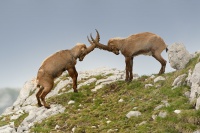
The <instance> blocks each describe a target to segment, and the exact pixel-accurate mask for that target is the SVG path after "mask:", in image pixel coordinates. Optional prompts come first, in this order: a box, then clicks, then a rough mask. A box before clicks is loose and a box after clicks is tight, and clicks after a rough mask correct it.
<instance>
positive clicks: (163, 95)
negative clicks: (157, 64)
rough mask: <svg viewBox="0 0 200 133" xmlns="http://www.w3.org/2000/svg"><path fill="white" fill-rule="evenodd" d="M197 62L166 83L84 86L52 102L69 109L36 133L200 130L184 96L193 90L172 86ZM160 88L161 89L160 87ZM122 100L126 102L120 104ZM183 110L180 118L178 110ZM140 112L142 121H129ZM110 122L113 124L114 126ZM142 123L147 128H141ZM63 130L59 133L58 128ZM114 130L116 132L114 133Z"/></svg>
mask: <svg viewBox="0 0 200 133" xmlns="http://www.w3.org/2000/svg"><path fill="white" fill-rule="evenodd" d="M196 62H197V58H195V59H193V60H191V61H190V62H189V64H188V65H187V68H186V69H184V70H180V71H176V72H172V73H167V74H164V75H162V76H164V77H165V78H166V81H159V82H158V83H156V84H154V83H153V79H151V78H150V77H148V76H142V77H140V78H139V79H138V80H135V81H132V82H131V83H126V82H124V81H118V82H116V83H112V84H110V85H107V86H105V87H104V88H102V89H100V90H98V91H97V92H91V89H93V88H94V86H95V84H94V83H93V84H91V85H90V86H83V87H82V88H81V89H80V90H79V93H68V94H62V95H59V96H55V97H52V98H50V99H48V102H49V103H50V104H52V103H57V104H62V105H63V106H65V107H66V110H65V112H64V113H62V114H58V115H55V116H53V117H50V118H48V119H46V120H44V121H43V122H42V123H39V124H36V125H35V127H33V128H32V129H31V130H32V131H33V132H57V131H59V132H71V131H72V128H74V127H76V130H75V132H77V133H79V132H80V133H84V132H86V133H92V132H94V133H99V132H102V133H104V132H107V131H110V132H111V131H112V132H121V133H126V132H127V133H129V132H130V133H132V132H134V133H137V132H138V133H144V132H151V133H153V132H155V133H164V132H170V133H173V132H174V133H176V132H177V133H178V132H192V131H195V130H197V129H200V111H196V110H195V109H194V107H193V105H191V104H190V103H189V100H188V98H186V97H185V96H184V93H185V92H186V91H189V87H187V86H181V87H178V88H176V89H174V90H172V89H171V88H172V87H171V84H172V82H173V81H174V79H175V78H176V77H177V76H179V75H181V74H183V73H186V74H187V73H188V70H189V69H193V68H194V66H195V64H196ZM148 83H151V84H154V86H153V87H150V88H148V89H147V88H145V87H144V86H145V84H148ZM156 86H160V87H156ZM119 99H123V100H124V101H123V102H121V103H119V102H118V101H119ZM70 100H74V101H75V104H71V105H68V101H70ZM163 100H166V101H168V103H169V104H170V106H168V107H163V108H161V109H159V110H154V108H155V107H157V106H158V105H160V104H162V101H163ZM176 109H178V110H181V111H182V112H181V113H180V114H176V113H174V110H176ZM131 110H132V111H134V110H137V111H140V112H141V113H142V115H141V116H139V117H131V118H130V119H128V118H126V114H127V113H128V112H129V111H131ZM162 111H164V112H167V117H165V118H160V117H157V118H156V119H155V120H153V119H152V115H158V114H159V112H162ZM108 121H111V122H110V123H109V122H108ZM142 122H146V123H145V124H141V125H138V124H140V123H142ZM56 125H59V126H60V128H59V129H58V130H55V129H54V128H55V126H56ZM111 129H112V130H111Z"/></svg>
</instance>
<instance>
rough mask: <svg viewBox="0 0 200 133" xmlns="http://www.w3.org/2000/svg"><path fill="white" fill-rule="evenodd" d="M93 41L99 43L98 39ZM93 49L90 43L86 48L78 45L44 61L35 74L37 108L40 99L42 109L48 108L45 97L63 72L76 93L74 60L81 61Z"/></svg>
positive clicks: (76, 74)
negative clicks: (68, 77)
mask: <svg viewBox="0 0 200 133" xmlns="http://www.w3.org/2000/svg"><path fill="white" fill-rule="evenodd" d="M95 41H96V42H99V40H98V37H97V38H96V40H95ZM95 47H96V46H95V44H93V43H91V45H90V46H89V47H88V48H87V47H86V45H85V44H81V43H78V44H77V45H76V46H75V47H73V48H72V49H71V50H61V51H59V52H56V53H55V54H53V55H51V56H49V57H48V58H47V59H45V60H44V62H43V63H42V65H41V67H40V68H39V70H38V73H37V87H38V88H39V91H38V92H37V94H36V98H37V101H38V106H39V107H40V106H42V104H41V102H40V99H41V101H42V103H43V105H44V107H46V108H50V106H49V105H48V104H47V103H46V102H45V97H46V95H47V94H48V93H49V92H50V91H51V90H52V88H53V86H54V79H55V78H56V77H58V76H60V75H61V74H62V73H63V72H64V71H65V70H67V71H68V74H69V76H70V77H71V78H72V79H73V89H74V92H78V90H77V77H78V73H77V71H76V68H75V65H76V59H77V58H79V61H82V60H83V59H84V57H85V56H86V55H87V54H88V53H90V52H91V51H93V50H94V48H95Z"/></svg>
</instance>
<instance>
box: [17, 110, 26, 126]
mask: <svg viewBox="0 0 200 133" xmlns="http://www.w3.org/2000/svg"><path fill="white" fill-rule="evenodd" d="M27 116H28V113H24V114H22V115H21V116H20V117H19V118H18V119H16V120H14V125H15V127H18V126H19V125H20V124H21V122H22V121H23V120H24V119H25V118H26V117H27Z"/></svg>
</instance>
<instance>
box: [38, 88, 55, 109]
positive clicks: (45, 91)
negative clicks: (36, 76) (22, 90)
mask: <svg viewBox="0 0 200 133" xmlns="http://www.w3.org/2000/svg"><path fill="white" fill-rule="evenodd" d="M52 87H53V86H48V87H44V89H43V91H42V93H41V95H40V98H41V100H42V103H43V105H44V107H45V108H47V109H49V108H50V106H49V105H48V104H47V103H46V101H45V97H46V95H47V94H48V93H49V92H50V91H51V89H52Z"/></svg>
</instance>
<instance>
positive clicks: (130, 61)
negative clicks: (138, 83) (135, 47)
mask: <svg viewBox="0 0 200 133" xmlns="http://www.w3.org/2000/svg"><path fill="white" fill-rule="evenodd" d="M125 62H126V79H125V81H127V82H129V81H131V80H132V79H133V73H132V67H133V57H125Z"/></svg>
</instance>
